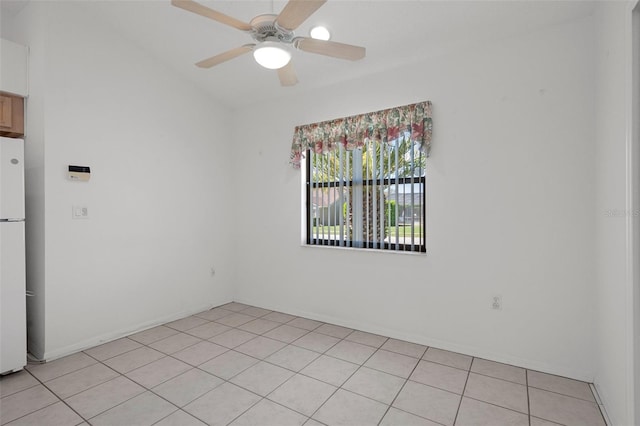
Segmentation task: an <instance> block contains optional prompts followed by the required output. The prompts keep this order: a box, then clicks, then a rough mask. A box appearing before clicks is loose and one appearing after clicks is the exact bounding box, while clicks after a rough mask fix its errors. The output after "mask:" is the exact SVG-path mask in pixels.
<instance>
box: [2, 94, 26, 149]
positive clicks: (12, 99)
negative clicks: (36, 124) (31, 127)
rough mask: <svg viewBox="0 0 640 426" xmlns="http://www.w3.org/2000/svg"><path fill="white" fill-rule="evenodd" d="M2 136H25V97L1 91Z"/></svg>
mask: <svg viewBox="0 0 640 426" xmlns="http://www.w3.org/2000/svg"><path fill="white" fill-rule="evenodd" d="M0 136H6V137H10V138H20V137H22V136H24V99H23V98H22V97H20V96H15V95H11V94H9V93H4V92H0Z"/></svg>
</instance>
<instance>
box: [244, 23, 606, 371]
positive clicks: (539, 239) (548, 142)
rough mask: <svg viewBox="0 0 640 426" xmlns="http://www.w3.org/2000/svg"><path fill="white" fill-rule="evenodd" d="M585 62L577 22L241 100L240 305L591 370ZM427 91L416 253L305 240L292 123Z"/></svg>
mask: <svg viewBox="0 0 640 426" xmlns="http://www.w3.org/2000/svg"><path fill="white" fill-rule="evenodd" d="M593 61H594V57H593V25H592V21H591V19H590V18H587V19H583V20H579V21H576V22H571V23H567V24H564V25H561V26H556V27H551V28H547V29H544V30H542V31H539V32H536V33H533V34H529V35H526V36H523V37H519V38H514V39H509V40H504V41H501V42H497V43H495V44H492V45H487V46H478V47H477V48H476V49H474V50H469V51H459V52H452V53H451V54H449V55H447V56H440V57H431V58H424V59H423V60H422V62H419V63H416V64H414V65H413V66H411V67H408V66H407V67H403V68H402V69H396V70H392V71H388V72H384V73H381V74H376V75H372V76H370V77H367V78H362V79H360V80H358V81H353V82H350V83H348V84H342V85H339V86H335V87H331V88H327V89H324V90H322V91H314V92H308V93H305V94H303V95H301V96H297V97H293V98H291V99H289V100H287V101H280V102H278V101H275V102H271V103H265V104H261V105H255V106H252V107H249V108H246V109H242V110H240V111H238V112H237V113H236V115H235V116H236V125H235V126H234V127H235V129H237V131H236V134H235V135H234V139H235V140H236V141H241V142H242V143H239V144H238V146H237V151H238V155H237V157H236V158H237V162H236V168H237V169H238V170H241V172H240V173H238V174H237V176H236V177H237V178H238V180H239V181H238V190H239V192H240V193H244V194H251V196H247V197H243V198H241V199H238V200H237V201H238V203H239V204H238V205H237V214H236V220H237V221H238V223H242V224H243V226H242V227H240V228H239V231H240V233H239V234H238V235H237V238H236V239H235V241H236V254H237V256H238V258H240V259H245V260H246V262H239V263H238V267H237V269H236V278H235V282H236V283H237V287H236V300H239V301H242V302H247V303H252V304H256V305H259V306H263V307H269V308H273V309H279V310H283V311H285V312H291V313H295V314H303V315H307V316H310V317H313V318H317V319H321V320H326V321H332V322H335V323H339V324H343V325H347V326H351V327H356V328H359V329H362V330H366V331H371V332H378V333H384V334H386V335H391V336H395V337H399V338H405V339H408V340H412V341H415V342H419V343H424V344H427V345H433V346H436V347H440V348H445V349H451V350H457V351H461V352H465V353H468V354H472V355H477V356H481V357H486V358H490V359H494V360H498V361H504V362H510V363H513V364H517V365H521V366H526V367H530V368H534V369H540V370H544V371H547V372H552V373H558V374H561V375H565V376H569V377H574V378H578V379H586V380H591V379H593V371H594V366H593V357H592V351H593V343H594V341H593V338H592V330H593V327H594V320H593V317H592V312H593V309H594V299H593V295H594V273H595V268H594V254H595V253H594V249H593V247H594V242H595V239H594V238H595V236H594V232H593V225H594V215H595V213H594V205H595V198H594V193H593V186H594V184H595V179H594V174H593V168H594V165H595V152H594V149H595V146H594V136H593V133H594V122H593V116H594V107H593V104H594V95H593V84H594V75H593ZM299 78H300V80H301V81H303V80H304V78H305V76H304V75H300V76H299ZM425 99H428V100H431V101H432V102H433V105H434V108H433V116H434V136H433V150H432V156H431V158H429V159H428V166H427V167H428V169H427V217H428V219H427V222H428V224H427V225H428V229H427V251H428V254H427V255H426V256H422V255H397V254H391V253H380V252H362V251H351V250H339V249H327V248H310V247H301V245H300V241H301V233H300V229H301V218H300V206H301V195H300V192H301V191H300V185H301V182H300V172H299V171H294V170H291V169H290V168H289V167H288V165H287V162H288V156H289V147H290V143H291V137H292V132H293V128H294V126H295V125H297V124H304V123H310V122H317V121H321V120H325V119H330V118H335V117H340V116H345V115H351V114H357V113H363V112H367V111H374V110H378V109H382V108H387V107H391V106H396V105H403V104H408V103H412V102H416V101H420V100H425ZM248 262H250V267H247V264H246V263H248ZM494 294H500V295H502V297H503V304H504V308H503V310H502V311H492V310H491V309H490V301H491V296H492V295H494Z"/></svg>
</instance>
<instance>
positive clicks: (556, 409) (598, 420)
mask: <svg viewBox="0 0 640 426" xmlns="http://www.w3.org/2000/svg"><path fill="white" fill-rule="evenodd" d="M529 404H530V410H531V415H532V416H535V417H538V418H541V419H545V420H550V421H552V422H556V423H560V424H563V425H567V426H604V425H605V422H604V419H603V418H602V414H601V413H600V409H599V408H598V405H597V404H596V403H595V402H589V401H585V400H583V399H578V398H573V397H570V396H565V395H561V394H558V393H553V392H548V391H544V390H540V389H536V388H532V387H529Z"/></svg>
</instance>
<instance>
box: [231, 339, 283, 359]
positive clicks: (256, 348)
mask: <svg viewBox="0 0 640 426" xmlns="http://www.w3.org/2000/svg"><path fill="white" fill-rule="evenodd" d="M285 346H286V343H283V342H279V341H277V340H273V339H269V338H267V337H262V336H258V337H256V338H255V339H252V340H249V341H248V342H247V343H243V344H242V345H240V346H238V347H236V348H235V350H236V351H238V352H242V353H243V354H246V355H249V356H252V357H254V358H259V359H265V358H266V357H268V356H269V355H271V354H273V353H275V352H277V351H279V350H280V349H282V348H284V347H285Z"/></svg>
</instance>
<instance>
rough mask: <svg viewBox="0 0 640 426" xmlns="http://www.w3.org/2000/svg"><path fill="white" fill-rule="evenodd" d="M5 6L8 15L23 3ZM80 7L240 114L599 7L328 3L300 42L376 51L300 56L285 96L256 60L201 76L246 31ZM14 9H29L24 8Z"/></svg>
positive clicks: (237, 3)
mask: <svg viewBox="0 0 640 426" xmlns="http://www.w3.org/2000/svg"><path fill="white" fill-rule="evenodd" d="M2 3H3V5H5V6H6V4H10V3H13V2H12V1H7V0H2ZM5 3H6V4H5ZM20 3H21V2H20ZM201 3H202V4H204V5H206V6H208V7H210V8H212V9H215V10H218V11H220V12H223V13H225V14H227V15H230V16H233V17H236V18H238V19H240V20H243V21H245V22H248V21H250V20H251V18H253V17H254V16H256V15H259V14H263V13H271V12H274V13H276V14H277V13H278V12H279V11H280V10H282V8H283V7H284V5H285V3H286V2H285V1H283V0H274V1H273V2H272V1H271V0H251V1H249V0H234V1H226V0H202V1H201ZM78 4H79V6H80V7H83V8H86V9H87V11H89V12H90V13H94V14H95V15H96V17H99V19H103V20H105V21H107V22H108V23H110V24H111V25H113V26H114V28H115V29H116V30H117V31H118V32H120V33H121V34H122V35H123V36H124V37H126V38H128V39H130V40H131V41H133V42H134V43H135V44H137V45H139V46H141V47H142V48H144V49H146V50H147V51H149V52H150V53H151V54H152V55H154V56H155V57H157V58H158V59H159V60H160V61H162V62H164V63H165V64H167V65H168V66H169V67H171V68H173V69H175V70H176V71H177V72H179V73H180V74H182V75H183V76H184V77H186V78H187V79H189V80H191V81H193V82H194V83H195V84H197V85H198V86H199V87H201V88H202V89H203V90H205V91H207V92H209V93H210V94H211V95H212V96H214V97H215V98H216V99H218V100H219V101H221V102H223V103H225V104H227V105H228V106H230V107H241V106H244V105H247V104H250V103H254V102H260V101H264V100H267V99H269V98H276V97H277V98H279V97H284V96H288V95H290V94H294V93H301V92H304V91H308V90H310V89H316V88H320V87H324V86H327V85H331V84H335V83H338V82H341V81H345V80H350V79H356V78H359V77H361V76H363V75H367V74H371V73H375V72H378V71H381V70H384V69H389V68H394V67H399V66H401V65H405V64H411V63H416V62H418V61H423V60H424V58H425V57H429V56H433V55H438V54H441V53H443V52H446V51H447V50H450V49H456V48H461V47H462V48H463V47H468V48H472V47H473V46H474V45H477V44H478V43H483V42H488V41H491V40H497V39H501V38H506V37H512V36H514V35H517V34H521V33H526V32H530V31H533V30H536V29H539V28H543V27H546V26H550V25H554V24H558V23H561V22H565V21H568V20H572V19H576V18H579V17H583V16H586V15H588V14H590V13H591V12H592V10H593V5H594V3H593V2H590V1H577V0H571V1H542V0H530V1H518V0H515V1H509V0H503V1H480V0H476V1H454V0H448V1H427V0H418V1H416V0H414V1H406V0H368V1H365V0H359V1H347V0H328V1H327V3H326V4H324V5H323V6H322V7H321V8H320V9H319V10H318V11H317V12H316V13H315V14H314V15H312V16H311V17H310V18H309V19H308V20H307V21H306V22H305V23H304V24H302V25H301V26H300V27H299V28H298V29H297V30H296V35H304V36H308V33H309V30H310V28H311V27H312V26H315V25H318V24H322V25H325V26H327V27H328V28H329V29H330V31H331V33H332V40H334V41H339V42H344V43H349V44H355V45H360V46H364V47H366V48H367V57H366V58H365V59H363V60H361V61H358V62H350V61H343V60H340V59H333V58H329V57H324V56H320V55H314V54H310V53H305V52H301V51H295V52H294V53H293V63H294V67H295V69H296V72H297V74H298V80H299V83H298V84H297V85H296V86H295V87H281V86H280V84H279V80H278V77H277V73H276V71H271V70H267V69H264V68H262V67H260V66H259V65H258V64H257V63H255V61H254V60H253V57H252V55H251V54H246V55H244V56H241V57H239V58H236V59H234V60H232V61H229V62H226V63H223V64H221V65H218V66H216V67H213V68H211V69H208V70H206V69H200V68H197V67H195V66H194V63H195V62H197V61H199V60H202V59H205V58H208V57H210V56H213V55H215V54H217V53H221V52H223V51H226V50H228V49H231V48H234V47H238V46H241V45H243V44H246V43H251V42H253V40H252V39H251V37H250V36H249V35H248V34H246V33H243V32H241V31H239V30H236V29H234V28H231V27H228V26H225V25H222V24H220V23H218V22H215V21H212V20H210V19H207V18H204V17H202V16H199V15H195V14H193V13H190V12H187V11H185V10H182V9H179V8H176V7H174V6H172V5H171V4H170V1H169V0H147V1H139V0H136V1H118V0H110V1H90V2H79V3H78ZM13 9H14V10H13V11H15V10H19V9H20V8H19V7H15V5H14V7H13ZM5 11H6V10H5Z"/></svg>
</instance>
